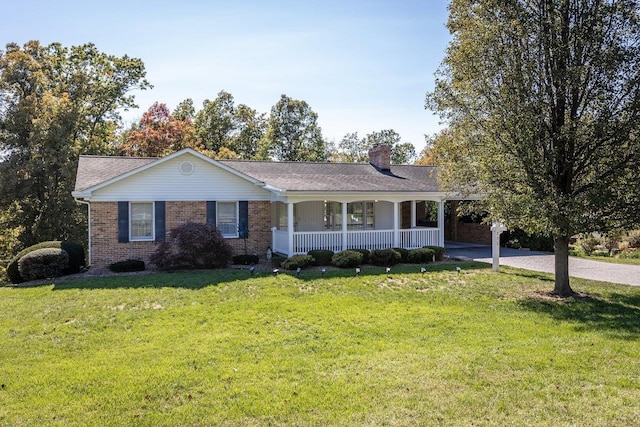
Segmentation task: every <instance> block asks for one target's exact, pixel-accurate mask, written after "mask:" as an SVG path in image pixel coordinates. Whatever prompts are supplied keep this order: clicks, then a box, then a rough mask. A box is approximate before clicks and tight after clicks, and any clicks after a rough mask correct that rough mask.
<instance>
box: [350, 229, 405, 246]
mask: <svg viewBox="0 0 640 427" xmlns="http://www.w3.org/2000/svg"><path fill="white" fill-rule="evenodd" d="M392 247H393V230H364V231H347V247H346V249H368V250H372V249H384V248H392Z"/></svg>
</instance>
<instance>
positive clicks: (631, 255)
mask: <svg viewBox="0 0 640 427" xmlns="http://www.w3.org/2000/svg"><path fill="white" fill-rule="evenodd" d="M616 258H621V259H640V251H639V250H632V251H623V252H619V253H618V254H617V255H616Z"/></svg>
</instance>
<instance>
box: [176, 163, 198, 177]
mask: <svg viewBox="0 0 640 427" xmlns="http://www.w3.org/2000/svg"><path fill="white" fill-rule="evenodd" d="M194 169H195V166H193V163H191V162H182V163H180V173H181V174H183V175H191V174H192V173H193V170H194Z"/></svg>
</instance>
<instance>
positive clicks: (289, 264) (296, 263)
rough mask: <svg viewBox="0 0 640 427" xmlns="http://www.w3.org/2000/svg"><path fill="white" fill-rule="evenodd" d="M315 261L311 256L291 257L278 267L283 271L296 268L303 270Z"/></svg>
mask: <svg viewBox="0 0 640 427" xmlns="http://www.w3.org/2000/svg"><path fill="white" fill-rule="evenodd" d="M314 262H315V260H314V259H313V257H312V256H311V255H292V256H290V257H289V258H287V259H285V260H284V261H282V263H281V264H280V266H281V267H282V268H284V269H285V270H296V269H298V268H305V267H309V266H310V265H313V264H314Z"/></svg>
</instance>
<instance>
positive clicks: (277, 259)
mask: <svg viewBox="0 0 640 427" xmlns="http://www.w3.org/2000/svg"><path fill="white" fill-rule="evenodd" d="M286 259H287V257H284V256H279V255H273V256H272V257H271V265H272V266H273V267H275V268H279V267H280V266H281V265H282V263H283V262H284V260H286Z"/></svg>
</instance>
